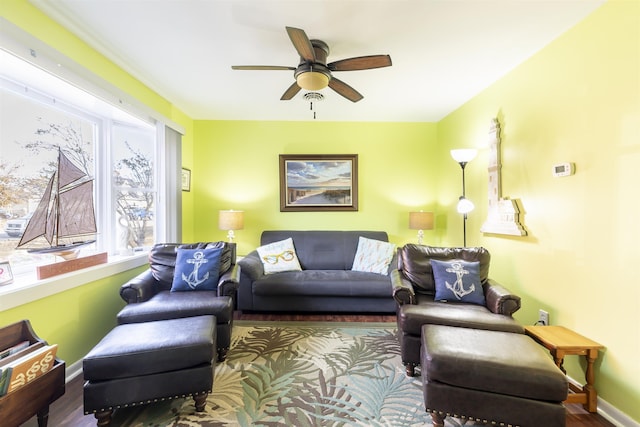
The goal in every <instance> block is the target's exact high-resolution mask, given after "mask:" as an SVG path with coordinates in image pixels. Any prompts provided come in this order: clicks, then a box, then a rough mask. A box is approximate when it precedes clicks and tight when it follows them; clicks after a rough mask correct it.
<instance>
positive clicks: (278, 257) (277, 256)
mask: <svg viewBox="0 0 640 427" xmlns="http://www.w3.org/2000/svg"><path fill="white" fill-rule="evenodd" d="M257 251H258V255H260V261H262V265H263V266H264V274H273V273H280V272H282V271H301V270H302V268H301V267H300V262H299V261H298V256H297V255H296V248H295V247H294V246H293V239H292V238H291V237H289V238H288V239H285V240H280V241H279V242H273V243H269V244H268V245H264V246H260V247H259V248H258V249H257Z"/></svg>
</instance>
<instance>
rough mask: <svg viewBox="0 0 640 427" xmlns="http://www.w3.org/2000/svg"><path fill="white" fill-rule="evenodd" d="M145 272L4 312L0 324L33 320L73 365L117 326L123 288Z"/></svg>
mask: <svg viewBox="0 0 640 427" xmlns="http://www.w3.org/2000/svg"><path fill="white" fill-rule="evenodd" d="M144 269H145V267H139V268H137V269H133V270H128V271H125V272H122V273H120V274H116V275H113V276H110V277H108V278H105V279H101V280H97V281H94V282H89V283H86V284H85V285H82V286H78V287H76V288H73V289H70V290H68V291H65V292H60V293H57V294H55V295H52V296H50V297H47V298H42V299H39V300H36V301H34V302H31V303H29V304H24V305H21V306H18V307H15V308H12V309H9V310H4V311H1V312H0V325H2V326H6V325H9V324H12V323H15V322H18V321H20V320H22V319H29V321H30V322H31V326H33V330H34V331H35V332H36V334H37V335H38V336H39V337H40V338H42V339H44V340H46V341H47V342H48V343H50V344H54V343H55V344H58V357H59V358H60V359H62V360H64V361H65V362H66V363H67V366H69V365H71V364H73V363H75V362H76V361H78V360H80V359H82V358H83V357H84V355H85V354H87V352H88V351H89V350H91V348H92V347H93V346H94V345H96V344H97V343H98V341H99V340H100V338H102V337H103V336H105V335H106V334H107V332H109V331H110V330H111V329H112V328H113V327H114V326H116V314H117V313H118V312H119V311H120V310H121V309H122V307H124V301H123V300H122V298H120V294H119V290H120V286H121V285H122V284H124V283H125V282H126V281H127V280H129V279H131V278H132V277H134V276H135V275H137V274H139V273H141V272H142V271H143V270H144Z"/></svg>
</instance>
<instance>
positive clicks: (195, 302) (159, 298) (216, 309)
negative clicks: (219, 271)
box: [117, 291, 233, 324]
mask: <svg viewBox="0 0 640 427" xmlns="http://www.w3.org/2000/svg"><path fill="white" fill-rule="evenodd" d="M204 315H214V316H216V319H217V320H218V322H219V323H229V322H230V321H231V320H232V318H233V299H232V298H231V297H229V296H222V297H219V296H218V293H217V292H216V291H198V292H169V291H160V292H158V293H157V294H155V295H154V296H153V297H152V298H151V299H149V300H148V301H145V302H140V303H132V304H127V305H125V306H124V307H123V308H122V310H120V311H119V312H118V315H117V320H118V324H123V323H142V322H153V321H156V320H168V319H177V318H181V317H193V316H204Z"/></svg>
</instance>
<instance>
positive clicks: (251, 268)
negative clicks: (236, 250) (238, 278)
mask: <svg viewBox="0 0 640 427" xmlns="http://www.w3.org/2000/svg"><path fill="white" fill-rule="evenodd" d="M238 265H240V268H241V269H242V270H241V272H240V273H241V275H242V276H245V277H248V278H249V279H250V282H254V281H256V280H257V279H258V278H260V277H262V276H264V266H263V265H262V261H260V256H259V255H258V252H257V251H252V252H249V253H248V254H247V255H246V256H245V257H244V258H242V259H241V260H240V261H238Z"/></svg>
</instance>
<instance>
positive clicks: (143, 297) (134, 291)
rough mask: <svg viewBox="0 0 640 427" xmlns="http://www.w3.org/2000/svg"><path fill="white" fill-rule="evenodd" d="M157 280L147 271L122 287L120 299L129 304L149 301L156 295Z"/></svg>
mask: <svg viewBox="0 0 640 427" xmlns="http://www.w3.org/2000/svg"><path fill="white" fill-rule="evenodd" d="M155 283H156V279H155V278H154V277H153V275H152V274H151V270H150V269H147V270H145V271H143V272H142V273H140V274H138V275H137V276H136V277H134V278H133V279H131V280H129V281H128V282H127V283H125V284H124V285H122V286H121V287H120V297H122V299H123V300H124V301H125V302H126V303H127V304H132V303H135V302H143V301H147V300H148V299H149V298H151V297H152V296H154V295H155V294H156V286H155Z"/></svg>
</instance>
